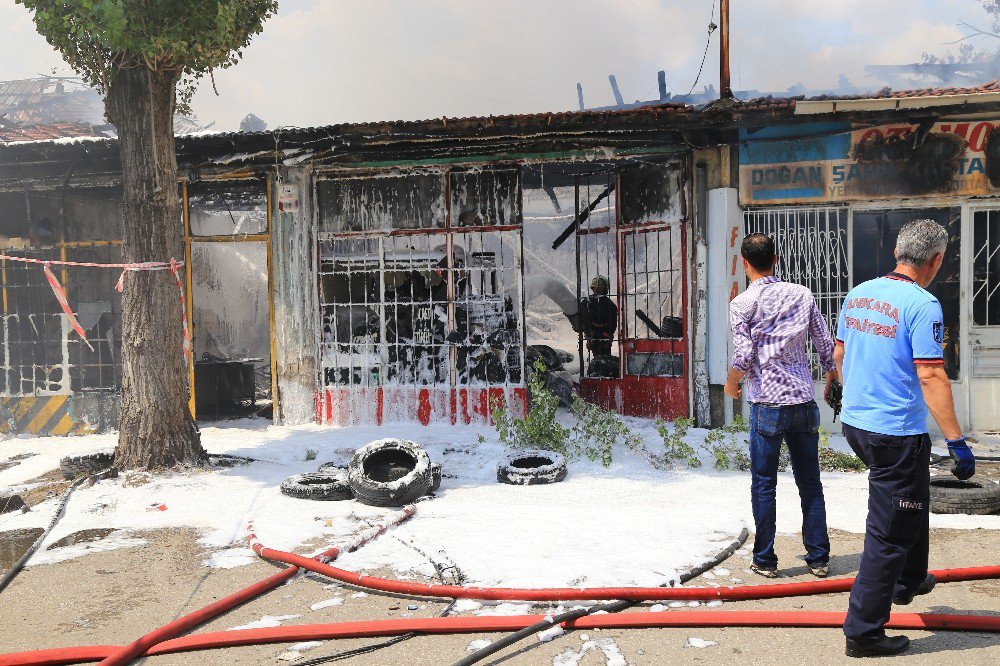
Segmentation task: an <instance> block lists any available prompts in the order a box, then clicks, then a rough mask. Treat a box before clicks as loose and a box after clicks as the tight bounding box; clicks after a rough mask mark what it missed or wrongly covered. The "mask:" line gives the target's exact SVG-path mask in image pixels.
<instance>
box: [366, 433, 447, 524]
mask: <svg viewBox="0 0 1000 666" xmlns="http://www.w3.org/2000/svg"><path fill="white" fill-rule="evenodd" d="M347 478H348V482H349V483H350V485H351V490H352V491H354V498H355V499H357V500H358V501H359V502H361V503H362V504H368V505H371V506H378V507H395V506H403V505H406V504H409V503H410V502H413V501H415V500H416V499H417V498H418V497H420V496H421V495H425V494H427V493H428V492H429V491H430V489H431V486H432V485H433V483H434V478H433V472H432V470H431V459H430V456H428V455H427V452H426V451H424V450H423V449H422V448H420V447H419V446H417V445H416V444H414V443H413V442H410V441H407V440H405V439H380V440H378V441H375V442H371V443H369V444H366V445H365V446H363V447H361V448H360V449H358V451H357V452H356V453H355V454H354V457H353V458H351V463H350V464H349V465H348V467H347Z"/></svg>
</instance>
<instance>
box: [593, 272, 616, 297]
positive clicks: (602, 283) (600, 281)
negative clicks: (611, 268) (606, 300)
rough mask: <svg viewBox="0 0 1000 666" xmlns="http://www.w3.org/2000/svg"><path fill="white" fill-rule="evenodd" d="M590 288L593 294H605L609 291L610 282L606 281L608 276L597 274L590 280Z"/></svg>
mask: <svg viewBox="0 0 1000 666" xmlns="http://www.w3.org/2000/svg"><path fill="white" fill-rule="evenodd" d="M590 290H591V291H592V292H594V293H595V294H599V295H601V296H605V295H607V293H608V292H609V291H611V283H610V282H609V281H608V278H606V277H604V276H603V275H598V276H597V277H595V278H594V279H593V280H591V281H590Z"/></svg>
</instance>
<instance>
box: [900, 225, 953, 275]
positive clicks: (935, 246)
mask: <svg viewBox="0 0 1000 666" xmlns="http://www.w3.org/2000/svg"><path fill="white" fill-rule="evenodd" d="M946 247H948V232H947V231H946V230H945V228H944V227H942V226H941V225H940V224H938V223H937V222H935V221H934V220H913V221H912V222H907V223H906V224H905V225H903V228H902V229H900V230H899V236H898V237H897V238H896V258H897V260H898V261H899V263H901V264H906V265H908V266H915V267H918V268H919V267H920V266H923V265H924V264H926V263H927V262H928V261H930V260H931V259H932V258H933V257H934V255H935V254H938V253H943V252H944V250H945V248H946Z"/></svg>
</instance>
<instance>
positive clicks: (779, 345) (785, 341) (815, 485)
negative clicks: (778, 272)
mask: <svg viewBox="0 0 1000 666" xmlns="http://www.w3.org/2000/svg"><path fill="white" fill-rule="evenodd" d="M740 254H741V255H742V257H743V269H744V270H745V271H746V274H747V278H748V279H749V280H750V286H748V287H747V289H746V291H744V292H743V293H742V294H740V295H739V296H737V297H736V298H734V299H733V301H732V303H731V304H730V306H729V315H730V322H731V324H732V331H733V347H734V352H733V363H732V368H731V369H730V371H729V377H728V378H727V380H726V386H725V393H726V395H728V396H729V397H731V398H733V399H739V398H741V397H742V391H741V389H740V382H741V381H742V380H743V379H744V378H745V380H746V381H745V383H744V386H745V387H746V392H747V400H748V401H749V402H750V468H751V472H752V480H751V487H750V490H751V504H752V507H753V518H754V523H755V525H756V535H755V537H754V546H753V563H752V564H751V569H752V570H753V571H754V572H755V573H757V574H759V575H761V576H765V577H767V578H775V577H777V575H778V556H777V555H776V554H775V552H774V535H775V531H776V526H775V522H776V513H777V508H776V504H775V499H776V498H775V495H776V489H777V485H778V457H779V455H780V453H781V443H782V441H784V442H785V443H786V444H787V445H788V453H789V454H790V456H791V460H792V473H793V475H794V477H795V485H796V486H798V489H799V498H800V500H801V505H802V544H803V545H804V546H805V549H806V564H808V565H809V570H810V571H811V572H812V573H813V575H815V576H817V577H819V578H826V577H827V576H828V575H829V562H830V537H829V534H828V533H827V527H826V503H825V501H824V499H823V485H822V483H821V482H820V476H819V407H818V406H817V405H816V400H815V396H814V394H813V378H812V370H811V368H810V363H809V355H808V353H807V351H806V341H807V339H808V338H810V337H811V338H812V341H813V346H814V348H815V349H816V351H817V352H818V353H819V359H820V365H822V367H823V370H824V372H825V373H826V382H827V383H826V392H827V393H829V392H830V389H831V385H832V382H833V381H834V380H836V379H837V374H836V370H835V366H834V361H833V338H832V337H831V336H830V331H829V329H828V327H827V323H826V320H825V319H824V318H823V315H822V313H821V312H820V311H819V307H817V305H816V299H815V298H813V295H812V293H811V292H810V291H809V290H808V289H806V288H805V287H802V286H800V285H795V284H791V283H788V282H782V281H781V280H780V279H778V278H777V277H776V276H775V275H774V267H775V265H776V264H777V261H778V258H777V256H776V255H775V250H774V240H773V239H771V238H770V237H768V236H766V235H764V234H751V235H749V236H747V237H746V238H745V239H744V240H743V245H742V247H741V248H740Z"/></svg>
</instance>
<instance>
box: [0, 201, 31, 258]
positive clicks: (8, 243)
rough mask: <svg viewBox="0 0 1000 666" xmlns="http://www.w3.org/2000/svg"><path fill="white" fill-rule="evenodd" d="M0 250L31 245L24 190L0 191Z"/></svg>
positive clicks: (23, 247)
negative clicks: (0, 221)
mask: <svg viewBox="0 0 1000 666" xmlns="http://www.w3.org/2000/svg"><path fill="white" fill-rule="evenodd" d="M0 220H2V223H0V251H3V250H20V249H25V248H28V247H30V246H31V238H30V229H29V224H28V198H27V195H26V194H25V193H24V192H0Z"/></svg>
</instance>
